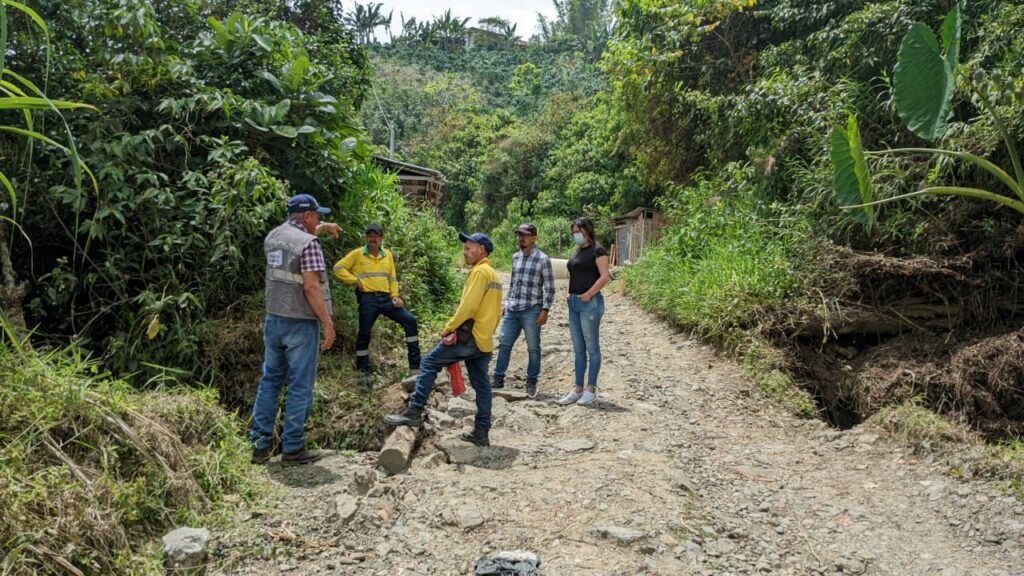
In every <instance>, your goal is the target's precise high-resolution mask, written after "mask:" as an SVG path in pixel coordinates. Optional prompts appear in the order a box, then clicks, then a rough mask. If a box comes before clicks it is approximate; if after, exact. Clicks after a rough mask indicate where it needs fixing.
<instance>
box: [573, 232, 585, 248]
mask: <svg viewBox="0 0 1024 576" xmlns="http://www.w3.org/2000/svg"><path fill="white" fill-rule="evenodd" d="M572 241H573V242H575V243H577V244H580V245H582V244H583V233H582V232H576V233H575V234H573V235H572Z"/></svg>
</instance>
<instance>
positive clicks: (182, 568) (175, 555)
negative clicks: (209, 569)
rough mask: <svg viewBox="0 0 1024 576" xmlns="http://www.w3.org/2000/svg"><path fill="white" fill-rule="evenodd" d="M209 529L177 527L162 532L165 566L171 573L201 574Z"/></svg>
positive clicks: (208, 540) (207, 544)
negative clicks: (165, 532) (164, 532)
mask: <svg viewBox="0 0 1024 576" xmlns="http://www.w3.org/2000/svg"><path fill="white" fill-rule="evenodd" d="M210 539H211V535H210V531H209V530H207V529H206V528H188V527H182V528H177V529H175V530H172V531H170V532H168V533H167V534H164V537H163V549H164V554H165V556H166V566H167V569H168V571H169V572H171V573H172V574H202V573H203V571H204V569H205V566H206V557H207V555H208V552H207V549H208V547H209V545H210Z"/></svg>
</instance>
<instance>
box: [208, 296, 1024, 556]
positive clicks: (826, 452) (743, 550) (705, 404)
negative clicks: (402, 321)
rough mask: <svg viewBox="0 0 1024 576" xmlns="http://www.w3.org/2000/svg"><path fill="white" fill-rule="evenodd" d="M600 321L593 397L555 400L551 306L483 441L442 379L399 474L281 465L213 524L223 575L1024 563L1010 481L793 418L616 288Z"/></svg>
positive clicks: (567, 381)
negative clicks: (524, 381) (516, 553)
mask: <svg viewBox="0 0 1024 576" xmlns="http://www.w3.org/2000/svg"><path fill="white" fill-rule="evenodd" d="M601 336H602V350H603V352H604V368H603V370H602V373H601V379H600V380H601V401H600V403H599V404H598V405H597V406H595V407H579V406H569V407H561V406H557V405H555V404H554V403H553V401H554V400H555V399H557V398H558V397H559V396H560V395H561V394H562V393H563V392H565V391H566V390H567V389H568V387H569V386H570V385H571V378H572V352H571V346H570V344H569V338H568V330H567V328H566V317H565V309H564V306H556V308H555V310H554V311H553V314H552V318H551V323H550V324H549V326H548V327H546V328H545V329H544V336H543V341H544V350H545V354H544V371H543V376H542V382H541V396H540V398H539V399H537V400H521V401H513V402H508V401H505V400H497V401H496V402H495V417H496V422H495V428H494V429H493V431H492V446H491V447H490V448H488V449H477V448H470V447H467V446H466V445H465V444H461V443H459V442H458V441H457V440H454V436H455V435H456V434H457V433H458V432H459V430H460V429H464V428H465V427H467V426H468V425H469V422H471V418H472V404H471V403H470V404H468V405H467V404H466V402H465V401H464V400H463V399H461V398H460V399H451V398H450V397H449V396H448V392H447V389H446V388H442V389H441V390H439V391H438V392H436V393H435V394H434V397H433V398H434V401H435V404H434V406H433V410H434V411H433V412H432V413H431V420H432V424H431V429H430V430H429V431H428V434H427V437H426V438H425V440H424V442H423V444H422V445H421V446H420V448H419V451H418V452H417V454H416V456H415V458H414V460H413V463H412V466H411V467H410V468H409V469H408V470H406V471H405V472H403V473H400V474H397V475H395V476H390V477H388V476H386V475H384V474H383V472H382V471H380V470H379V469H375V468H374V465H375V462H376V455H375V454H374V453H359V454H352V455H343V454H337V455H334V456H331V457H329V458H327V459H325V460H324V461H322V462H320V463H318V464H316V465H314V466H310V467H302V468H292V469H281V468H279V467H277V466H276V465H271V466H270V467H269V468H268V472H267V479H268V481H269V482H271V483H274V484H276V485H277V486H278V487H279V491H278V492H279V498H278V499H276V500H273V501H271V502H269V503H267V505H266V507H265V508H262V509H260V510H257V511H240V512H239V514H240V516H241V518H240V519H241V520H242V523H241V526H242V527H241V528H240V529H239V530H238V531H236V532H234V533H230V534H220V535H219V536H218V538H217V543H216V558H217V559H218V562H219V568H218V569H217V570H216V572H217V573H221V574H251V575H257V574H259V575H267V574H271V575H276V574H282V575H293V574H368V575H369V574H372V575H381V576H384V575H395V574H453V575H454V574H459V575H465V574H472V573H474V567H475V566H476V563H477V562H478V560H479V559H481V558H487V557H493V556H495V555H496V554H497V553H498V552H500V551H506V550H526V551H529V552H532V553H535V554H536V555H538V556H539V558H540V560H541V567H540V569H541V572H542V573H543V574H546V575H548V576H552V575H579V574H602V575H604V574H622V575H626V574H628V575H634V574H663V575H679V574H708V575H710V574H780V575H785V574H790V575H806V574H871V575H874V574H878V575H883V574H893V575H897V574H898V575H901V576H909V575H917V574H920V575H933V574H941V575H946V576H953V575H963V576H966V575H971V576H976V575H996V574H1002V575H1011V574H1024V548H1022V547H1021V545H1022V543H1024V540H1022V534H1021V530H1022V528H1024V504H1021V503H1020V502H1018V501H1017V500H1016V499H1015V498H1013V497H1012V496H1009V495H1007V494H1005V493H1003V492H1002V491H1001V490H1000V489H999V488H998V487H995V486H993V485H991V484H989V483H986V482H984V481H982V480H979V479H974V478H972V477H971V475H970V474H969V473H968V474H962V475H960V477H959V478H953V477H951V476H949V475H948V474H947V472H948V471H949V468H950V465H949V463H947V462H944V461H942V460H941V459H940V458H937V457H935V456H928V455H924V456H919V455H915V454H913V453H912V451H911V450H910V449H909V448H906V447H904V446H901V445H899V444H896V443H893V442H891V441H890V440H888V439H887V438H886V436H885V435H884V434H881V433H880V432H879V431H878V430H875V429H872V428H871V427H868V426H858V427H855V428H852V429H849V430H845V431H840V430H835V429H832V428H830V427H828V426H827V425H826V424H825V423H823V422H821V421H817V420H802V419H798V418H795V417H793V416H791V415H790V414H788V413H786V412H785V411H784V410H783V409H782V408H779V407H777V406H775V405H773V404H772V403H771V402H769V401H767V400H765V399H764V398H763V397H761V396H760V395H759V393H758V392H757V391H756V389H755V388H754V387H753V385H752V384H751V383H750V382H749V381H747V380H746V379H745V378H744V377H743V374H742V370H741V369H739V368H738V367H737V366H736V365H735V364H733V363H732V362H730V361H727V360H724V359H722V358H721V357H719V356H717V355H716V354H715V353H714V352H713V351H712V350H711V349H709V348H708V347H706V346H703V345H701V344H699V343H697V342H695V341H693V340H690V339H688V338H687V337H686V336H684V335H681V334H678V333H675V332H674V331H673V330H671V329H670V328H668V327H666V326H664V325H662V324H661V323H659V322H658V321H657V320H655V319H654V318H652V317H650V316H649V315H647V314H646V313H644V312H642V311H641V310H639V309H638V308H637V307H635V306H634V305H633V304H632V303H630V302H629V301H628V300H627V299H625V298H624V297H621V296H619V295H616V294H609V295H608V298H607V313H606V315H605V319H604V323H603V326H602V332H601ZM523 348H524V344H523V343H522V342H520V344H519V346H517V348H516V352H515V355H514V358H513V363H512V367H511V371H510V374H512V375H520V376H521V375H522V372H523V370H524V367H525V350H524V349H523ZM513 382H514V384H513V386H515V385H516V384H519V385H521V380H520V381H518V382H516V381H513ZM396 408H397V406H396Z"/></svg>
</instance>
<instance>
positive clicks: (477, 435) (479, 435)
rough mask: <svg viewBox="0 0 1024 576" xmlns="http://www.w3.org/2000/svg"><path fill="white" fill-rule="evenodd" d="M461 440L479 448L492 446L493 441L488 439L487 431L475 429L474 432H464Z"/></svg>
mask: <svg viewBox="0 0 1024 576" xmlns="http://www.w3.org/2000/svg"><path fill="white" fill-rule="evenodd" d="M459 439H460V440H462V441H464V442H469V443H470V444H476V445H477V446H490V445H491V441H490V440H489V439H488V438H487V430H484V429H483V428H476V427H473V431H472V432H463V433H462V436H459Z"/></svg>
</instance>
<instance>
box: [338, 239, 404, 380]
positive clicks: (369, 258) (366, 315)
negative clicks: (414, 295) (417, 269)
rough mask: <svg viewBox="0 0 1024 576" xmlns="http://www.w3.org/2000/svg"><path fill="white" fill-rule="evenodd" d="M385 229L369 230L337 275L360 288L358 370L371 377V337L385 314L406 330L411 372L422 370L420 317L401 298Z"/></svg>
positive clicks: (339, 262)
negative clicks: (417, 324)
mask: <svg viewBox="0 0 1024 576" xmlns="http://www.w3.org/2000/svg"><path fill="white" fill-rule="evenodd" d="M383 240H384V229H383V228H381V226H380V225H379V224H370V225H369V226H367V227H366V245H365V246H362V247H359V248H356V249H355V250H352V251H351V252H349V253H348V254H346V255H345V257H344V258H342V259H341V260H339V261H338V263H337V264H335V265H334V275H335V276H337V277H338V279H339V280H341V281H342V282H344V283H345V284H348V285H354V286H355V288H356V301H357V302H358V304H359V334H358V335H357V336H356V369H357V370H359V371H360V372H362V373H364V374H366V375H367V376H368V375H369V372H370V336H371V335H372V334H373V325H374V323H376V322H377V317H378V316H380V315H384V316H386V317H387V318H389V319H390V320H393V321H395V322H397V323H398V324H399V325H401V326H402V329H403V330H404V331H405V346H406V348H407V349H408V352H409V370H410V372H415V371H417V370H419V369H420V338H419V332H418V329H417V327H416V317H415V316H413V315H412V313H411V312H409V310H407V309H406V308H405V302H403V301H402V299H401V298H399V297H398V275H397V274H396V272H395V258H394V254H392V253H391V251H390V250H386V249H385V248H384V247H383V246H381V243H382V242H383Z"/></svg>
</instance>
